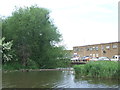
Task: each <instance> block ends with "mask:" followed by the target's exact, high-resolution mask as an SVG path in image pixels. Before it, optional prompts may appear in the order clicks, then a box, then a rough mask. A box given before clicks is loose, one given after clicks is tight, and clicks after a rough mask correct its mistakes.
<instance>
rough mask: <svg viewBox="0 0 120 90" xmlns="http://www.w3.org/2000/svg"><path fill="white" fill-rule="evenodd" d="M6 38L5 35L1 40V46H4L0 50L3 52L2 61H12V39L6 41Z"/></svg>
mask: <svg viewBox="0 0 120 90" xmlns="http://www.w3.org/2000/svg"><path fill="white" fill-rule="evenodd" d="M4 40H5V38H4V37H3V38H2V40H1V41H0V46H2V49H1V50H0V52H1V53H2V55H3V57H2V63H3V64H4V63H5V62H8V61H11V60H12V58H13V57H12V54H11V47H12V41H9V42H4Z"/></svg>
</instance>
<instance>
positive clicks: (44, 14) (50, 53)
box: [2, 6, 63, 68]
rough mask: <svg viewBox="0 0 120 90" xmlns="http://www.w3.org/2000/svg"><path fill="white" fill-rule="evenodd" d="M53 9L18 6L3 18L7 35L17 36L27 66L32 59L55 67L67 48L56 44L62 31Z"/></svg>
mask: <svg viewBox="0 0 120 90" xmlns="http://www.w3.org/2000/svg"><path fill="white" fill-rule="evenodd" d="M49 13H50V12H49V10H47V9H45V8H39V7H38V6H31V7H25V8H19V9H16V10H15V11H14V12H13V13H12V16H9V17H7V18H6V19H4V20H3V27H2V30H3V36H4V37H6V41H11V40H13V49H14V50H15V53H16V55H17V58H18V61H19V63H22V65H23V66H27V65H28V64H29V62H30V61H31V60H32V61H34V62H35V63H37V64H38V66H39V67H40V68H53V67H56V65H57V64H56V63H57V62H59V59H58V57H62V56H63V55H62V54H61V52H62V50H63V48H61V47H58V46H56V44H57V43H59V42H60V41H61V34H60V33H59V31H58V30H57V27H56V26H55V25H54V24H53V22H52V20H51V19H50V16H49Z"/></svg>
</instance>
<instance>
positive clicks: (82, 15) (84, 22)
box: [0, 0, 119, 49]
mask: <svg viewBox="0 0 120 90" xmlns="http://www.w3.org/2000/svg"><path fill="white" fill-rule="evenodd" d="M118 1H119V0H2V1H1V3H0V16H10V15H11V14H12V12H13V11H14V10H15V6H16V7H26V6H28V7H29V6H31V5H37V6H39V7H43V8H47V9H49V10H50V11H51V13H50V17H51V19H52V20H53V22H54V24H55V25H56V26H57V28H58V30H59V32H60V33H61V34H62V37H63V41H62V42H61V45H64V46H65V47H66V48H67V49H73V47H74V46H83V45H91V44H99V43H109V42H116V41H118Z"/></svg>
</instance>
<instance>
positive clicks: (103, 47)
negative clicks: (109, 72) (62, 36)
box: [74, 44, 118, 51]
mask: <svg viewBox="0 0 120 90" xmlns="http://www.w3.org/2000/svg"><path fill="white" fill-rule="evenodd" d="M117 47H118V46H117V45H116V44H114V45H112V48H117ZM105 48H106V49H110V46H109V45H107V46H102V47H101V49H102V50H104V49H105ZM83 50H84V48H74V51H83ZM92 50H96V51H98V50H99V48H98V46H96V47H95V46H93V47H87V48H86V51H92Z"/></svg>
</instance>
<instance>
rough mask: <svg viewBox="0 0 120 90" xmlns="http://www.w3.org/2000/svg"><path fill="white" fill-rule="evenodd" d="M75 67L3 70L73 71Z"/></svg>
mask: <svg viewBox="0 0 120 90" xmlns="http://www.w3.org/2000/svg"><path fill="white" fill-rule="evenodd" d="M73 70H74V69H73V68H56V69H20V70H3V72H31V71H73Z"/></svg>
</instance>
